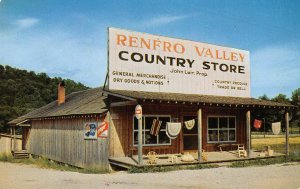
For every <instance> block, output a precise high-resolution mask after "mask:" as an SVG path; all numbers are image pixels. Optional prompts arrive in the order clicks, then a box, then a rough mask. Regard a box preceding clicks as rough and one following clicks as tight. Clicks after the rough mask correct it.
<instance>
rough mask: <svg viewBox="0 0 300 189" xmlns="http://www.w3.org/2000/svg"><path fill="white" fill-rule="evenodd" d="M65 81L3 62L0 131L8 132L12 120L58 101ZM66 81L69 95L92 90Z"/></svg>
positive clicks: (0, 94) (0, 79)
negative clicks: (58, 90)
mask: <svg viewBox="0 0 300 189" xmlns="http://www.w3.org/2000/svg"><path fill="white" fill-rule="evenodd" d="M61 80H62V78H60V77H55V78H50V77H49V76H48V75H47V74H46V73H38V74H36V73H35V72H33V71H27V70H21V69H17V68H12V67H10V66H3V65H1V64H0V132H6V130H7V128H8V127H7V122H8V121H10V120H12V119H15V118H17V117H19V116H21V115H24V114H26V113H28V112H30V111H32V110H34V109H36V108H39V107H41V106H44V105H46V104H48V103H50V102H52V101H54V100H56V99H57V87H58V83H59V81H61ZM65 83H66V94H70V93H72V92H75V91H80V90H85V89H88V87H86V86H84V85H83V84H82V83H77V82H75V81H72V80H70V79H66V80H65Z"/></svg>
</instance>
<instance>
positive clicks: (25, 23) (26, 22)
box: [16, 18, 39, 28]
mask: <svg viewBox="0 0 300 189" xmlns="http://www.w3.org/2000/svg"><path fill="white" fill-rule="evenodd" d="M38 23H39V19H36V18H23V19H19V20H17V21H16V25H17V26H18V27H19V28H30V27H32V26H34V25H36V24H38Z"/></svg>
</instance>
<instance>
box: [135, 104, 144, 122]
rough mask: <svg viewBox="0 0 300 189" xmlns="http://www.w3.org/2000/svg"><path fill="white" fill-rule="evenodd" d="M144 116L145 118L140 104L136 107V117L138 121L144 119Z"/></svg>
mask: <svg viewBox="0 0 300 189" xmlns="http://www.w3.org/2000/svg"><path fill="white" fill-rule="evenodd" d="M142 116H143V110H142V106H141V105H139V104H138V105H136V107H135V117H136V118H137V119H142Z"/></svg>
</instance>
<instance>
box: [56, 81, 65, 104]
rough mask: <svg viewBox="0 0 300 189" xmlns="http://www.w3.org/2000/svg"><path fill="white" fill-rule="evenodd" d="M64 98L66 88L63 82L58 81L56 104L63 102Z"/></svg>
mask: <svg viewBox="0 0 300 189" xmlns="http://www.w3.org/2000/svg"><path fill="white" fill-rule="evenodd" d="M65 99H66V89H65V82H64V81H60V82H59V84H58V90H57V104H58V105H61V104H63V103H65Z"/></svg>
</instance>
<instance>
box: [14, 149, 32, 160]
mask: <svg viewBox="0 0 300 189" xmlns="http://www.w3.org/2000/svg"><path fill="white" fill-rule="evenodd" d="M12 154H13V157H14V159H26V158H29V153H28V152H27V151H26V150H20V151H13V152H12Z"/></svg>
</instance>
